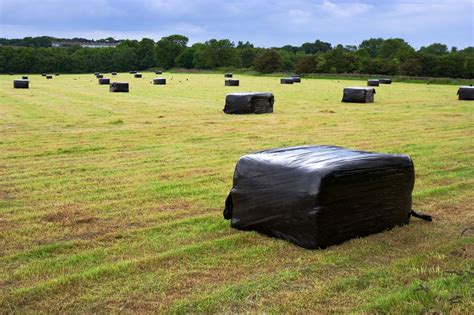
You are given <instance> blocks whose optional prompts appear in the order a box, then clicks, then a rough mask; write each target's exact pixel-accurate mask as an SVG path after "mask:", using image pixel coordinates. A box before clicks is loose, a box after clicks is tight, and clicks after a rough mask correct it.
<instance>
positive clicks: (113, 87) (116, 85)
mask: <svg viewBox="0 0 474 315" xmlns="http://www.w3.org/2000/svg"><path fill="white" fill-rule="evenodd" d="M109 91H110V92H122V93H128V82H112V83H110V87H109Z"/></svg>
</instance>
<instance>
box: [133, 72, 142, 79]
mask: <svg viewBox="0 0 474 315" xmlns="http://www.w3.org/2000/svg"><path fill="white" fill-rule="evenodd" d="M134 77H135V78H137V79H139V78H141V77H142V74H141V73H135V75H134Z"/></svg>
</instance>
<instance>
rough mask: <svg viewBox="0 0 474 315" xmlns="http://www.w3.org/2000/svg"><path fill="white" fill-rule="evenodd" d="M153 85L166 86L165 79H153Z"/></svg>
mask: <svg viewBox="0 0 474 315" xmlns="http://www.w3.org/2000/svg"><path fill="white" fill-rule="evenodd" d="M153 84H154V85H166V79H165V78H154V79H153Z"/></svg>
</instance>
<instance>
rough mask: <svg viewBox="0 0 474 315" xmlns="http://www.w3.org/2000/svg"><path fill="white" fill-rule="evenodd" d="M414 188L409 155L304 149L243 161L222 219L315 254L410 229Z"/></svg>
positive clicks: (271, 152) (250, 156) (251, 156)
mask: <svg viewBox="0 0 474 315" xmlns="http://www.w3.org/2000/svg"><path fill="white" fill-rule="evenodd" d="M414 183H415V172H414V167H413V162H412V160H411V158H410V157H409V156H408V155H400V154H380V153H373V152H364V151H354V150H348V149H344V148H341V147H336V146H300V147H290V148H281V149H273V150H267V151H260V152H257V153H254V154H248V155H245V156H243V157H241V158H240V159H239V161H238V162H237V166H236V168H235V172H234V179H233V187H232V189H231V191H230V193H229V196H228V197H227V199H226V202H225V210H224V218H225V219H230V220H231V226H232V227H233V228H236V229H239V230H246V231H247V230H253V231H258V232H260V233H263V234H266V235H269V236H272V237H276V238H280V239H284V240H287V241H290V242H292V243H294V244H296V245H298V246H301V247H304V248H308V249H316V248H325V247H328V246H331V245H335V244H339V243H342V242H344V241H347V240H349V239H352V238H355V237H360V236H366V235H370V234H374V233H379V232H383V231H385V230H387V229H390V228H393V227H395V226H397V225H404V224H408V223H409V220H410V215H411V214H412V211H411V209H412V208H411V206H412V195H411V194H412V191H413V186H414Z"/></svg>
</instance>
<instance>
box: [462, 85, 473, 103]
mask: <svg viewBox="0 0 474 315" xmlns="http://www.w3.org/2000/svg"><path fill="white" fill-rule="evenodd" d="M458 99H459V100H463V101H474V86H461V87H460V88H459V90H458Z"/></svg>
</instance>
